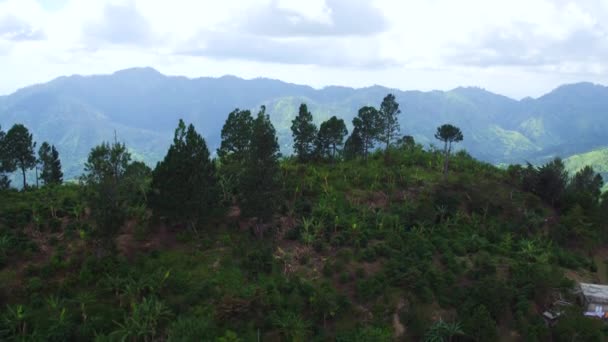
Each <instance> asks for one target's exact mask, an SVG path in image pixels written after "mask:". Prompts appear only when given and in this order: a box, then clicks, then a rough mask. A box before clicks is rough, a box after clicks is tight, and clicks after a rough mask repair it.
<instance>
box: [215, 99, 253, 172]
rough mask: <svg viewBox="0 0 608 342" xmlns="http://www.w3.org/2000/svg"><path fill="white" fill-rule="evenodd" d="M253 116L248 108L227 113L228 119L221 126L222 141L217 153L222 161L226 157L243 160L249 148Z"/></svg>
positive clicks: (225, 159) (224, 160)
mask: <svg viewBox="0 0 608 342" xmlns="http://www.w3.org/2000/svg"><path fill="white" fill-rule="evenodd" d="M252 129H253V117H252V116H251V112H250V111H248V110H239V109H238V108H237V109H235V110H233V111H232V112H231V113H230V114H228V119H226V122H225V123H224V127H222V143H221V145H220V148H219V149H218V150H217V155H218V156H219V157H220V159H221V160H222V161H223V162H226V161H227V159H228V158H231V159H237V160H243V159H244V158H245V156H246V154H247V151H248V150H249V145H250V142H251V132H252Z"/></svg>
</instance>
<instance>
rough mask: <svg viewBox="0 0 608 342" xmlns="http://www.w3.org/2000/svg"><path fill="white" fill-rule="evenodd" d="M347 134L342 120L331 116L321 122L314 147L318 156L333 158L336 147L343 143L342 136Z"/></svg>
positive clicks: (336, 150)
mask: <svg viewBox="0 0 608 342" xmlns="http://www.w3.org/2000/svg"><path fill="white" fill-rule="evenodd" d="M347 134H348V130H347V129H346V125H345V124H344V120H342V119H338V118H337V117H335V116H332V117H331V118H330V119H329V120H327V121H325V122H323V123H322V124H321V127H320V128H319V133H318V134H317V141H316V145H317V146H316V148H317V154H318V155H319V156H320V157H329V158H331V159H332V160H335V158H336V154H337V152H338V148H339V147H340V146H342V145H343V144H344V137H345V136H346V135H347Z"/></svg>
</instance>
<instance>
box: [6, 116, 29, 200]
mask: <svg viewBox="0 0 608 342" xmlns="http://www.w3.org/2000/svg"><path fill="white" fill-rule="evenodd" d="M4 144H5V153H6V158H7V159H8V161H9V162H8V164H9V165H15V166H16V167H17V168H19V169H20V170H21V174H22V176H23V188H24V189H25V188H27V181H26V171H27V170H30V169H32V168H34V167H35V166H36V155H35V152H34V149H35V148H36V143H35V142H34V141H33V139H32V134H31V133H30V131H29V130H28V129H27V128H26V127H25V126H24V125H22V124H15V125H13V127H11V129H10V130H8V132H7V133H6V136H5V137H4Z"/></svg>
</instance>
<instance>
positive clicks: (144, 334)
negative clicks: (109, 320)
mask: <svg viewBox="0 0 608 342" xmlns="http://www.w3.org/2000/svg"><path fill="white" fill-rule="evenodd" d="M131 308H132V310H131V315H130V316H125V319H124V322H123V323H118V322H115V323H116V324H117V325H118V329H117V330H116V331H114V332H113V333H112V336H114V337H116V338H118V339H119V340H120V341H129V340H139V339H143V341H146V342H147V341H153V340H154V337H155V336H156V335H157V333H158V326H159V325H160V324H161V323H162V322H163V321H165V320H166V319H168V318H169V317H170V316H171V312H170V311H169V309H167V307H166V306H165V305H164V304H163V303H162V302H161V301H159V300H157V299H156V298H154V297H150V298H144V299H143V300H142V301H141V302H140V303H134V304H132V305H131Z"/></svg>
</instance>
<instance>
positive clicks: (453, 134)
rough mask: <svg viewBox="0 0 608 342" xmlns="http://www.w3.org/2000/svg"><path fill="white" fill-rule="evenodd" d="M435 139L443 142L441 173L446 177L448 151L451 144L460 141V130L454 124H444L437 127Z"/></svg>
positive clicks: (461, 137) (448, 160)
mask: <svg viewBox="0 0 608 342" xmlns="http://www.w3.org/2000/svg"><path fill="white" fill-rule="evenodd" d="M435 139H438V140H441V141H443V143H444V146H443V153H444V155H445V156H444V162H443V175H444V177H447V175H448V166H449V163H450V153H451V152H452V144H453V143H457V142H460V141H462V139H463V136H462V132H461V131H460V128H458V127H456V126H453V125H450V124H445V125H442V126H439V127H437V132H436V133H435Z"/></svg>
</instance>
